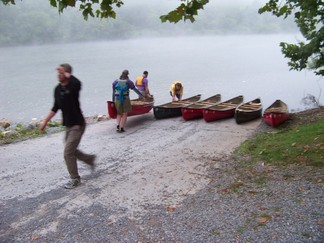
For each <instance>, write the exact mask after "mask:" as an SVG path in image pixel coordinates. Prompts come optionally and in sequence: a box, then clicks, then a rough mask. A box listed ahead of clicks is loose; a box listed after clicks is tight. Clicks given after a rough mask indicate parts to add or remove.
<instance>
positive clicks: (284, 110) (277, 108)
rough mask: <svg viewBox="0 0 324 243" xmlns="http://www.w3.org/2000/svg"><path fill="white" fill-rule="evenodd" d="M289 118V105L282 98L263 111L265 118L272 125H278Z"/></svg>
mask: <svg viewBox="0 0 324 243" xmlns="http://www.w3.org/2000/svg"><path fill="white" fill-rule="evenodd" d="M288 119H289V110H288V106H287V104H286V103H285V102H283V101H281V100H276V101H275V102H274V103H272V104H271V105H270V106H269V107H268V108H267V109H265V110H264V113H263V120H264V121H265V122H266V123H267V124H269V125H270V126H272V127H277V126H279V125H281V124H282V123H284V122H285V121H286V120H288Z"/></svg>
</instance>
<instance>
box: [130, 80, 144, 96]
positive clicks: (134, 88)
mask: <svg viewBox="0 0 324 243" xmlns="http://www.w3.org/2000/svg"><path fill="white" fill-rule="evenodd" d="M127 85H128V87H129V88H130V89H132V90H134V91H135V93H136V94H138V95H139V96H141V97H143V98H144V95H142V93H141V92H140V91H139V90H138V89H136V87H135V85H134V83H133V81H131V80H127Z"/></svg>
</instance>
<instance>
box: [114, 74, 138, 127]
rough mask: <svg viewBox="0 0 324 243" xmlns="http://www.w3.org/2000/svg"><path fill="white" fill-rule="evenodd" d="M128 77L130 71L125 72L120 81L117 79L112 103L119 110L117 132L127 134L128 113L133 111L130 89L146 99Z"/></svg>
mask: <svg viewBox="0 0 324 243" xmlns="http://www.w3.org/2000/svg"><path fill="white" fill-rule="evenodd" d="M128 75H129V72H128V70H124V71H123V72H122V74H121V75H120V77H119V79H116V80H115V81H114V82H113V84H112V88H113V97H112V101H114V102H115V106H116V110H117V118H116V120H117V132H125V130H124V127H125V124H126V120H127V113H128V112H130V111H131V110H132V106H131V102H130V99H129V89H132V90H134V91H135V92H136V93H137V94H138V95H139V96H140V97H144V96H143V95H142V94H141V92H140V91H139V90H138V89H136V87H135V85H134V83H133V81H131V80H130V79H129V77H128Z"/></svg>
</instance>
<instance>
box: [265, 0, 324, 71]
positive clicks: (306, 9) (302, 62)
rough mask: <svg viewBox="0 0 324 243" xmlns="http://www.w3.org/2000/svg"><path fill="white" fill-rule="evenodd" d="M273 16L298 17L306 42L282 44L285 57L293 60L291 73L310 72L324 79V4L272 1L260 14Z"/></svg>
mask: <svg viewBox="0 0 324 243" xmlns="http://www.w3.org/2000/svg"><path fill="white" fill-rule="evenodd" d="M264 12H270V13H272V14H273V15H275V16H277V17H283V18H287V17H288V16H290V15H293V16H294V19H295V22H296V24H297V26H298V28H299V30H300V32H301V33H302V35H303V36H304V37H305V39H306V42H304V41H300V42H299V43H298V44H288V43H285V42H281V43H280V45H281V47H282V53H283V54H284V55H285V57H287V58H289V59H290V61H289V62H288V65H289V66H290V68H291V69H293V70H297V71H301V70H303V69H306V68H309V69H312V70H314V72H315V74H317V75H321V76H324V2H323V0H307V1H305V0H284V1H282V0H270V1H269V2H267V3H266V5H265V6H264V7H262V8H260V9H259V13H264Z"/></svg>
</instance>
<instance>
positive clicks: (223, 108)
mask: <svg viewBox="0 0 324 243" xmlns="http://www.w3.org/2000/svg"><path fill="white" fill-rule="evenodd" d="M242 102H243V95H239V96H237V97H235V98H232V99H229V100H227V101H224V102H220V103H218V104H216V105H213V106H210V107H208V108H205V109H203V118H204V120H205V121H206V122H211V121H216V120H220V119H224V118H231V117H233V116H234V113H235V109H236V107H238V106H239V105H240V104H241V103H242Z"/></svg>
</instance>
